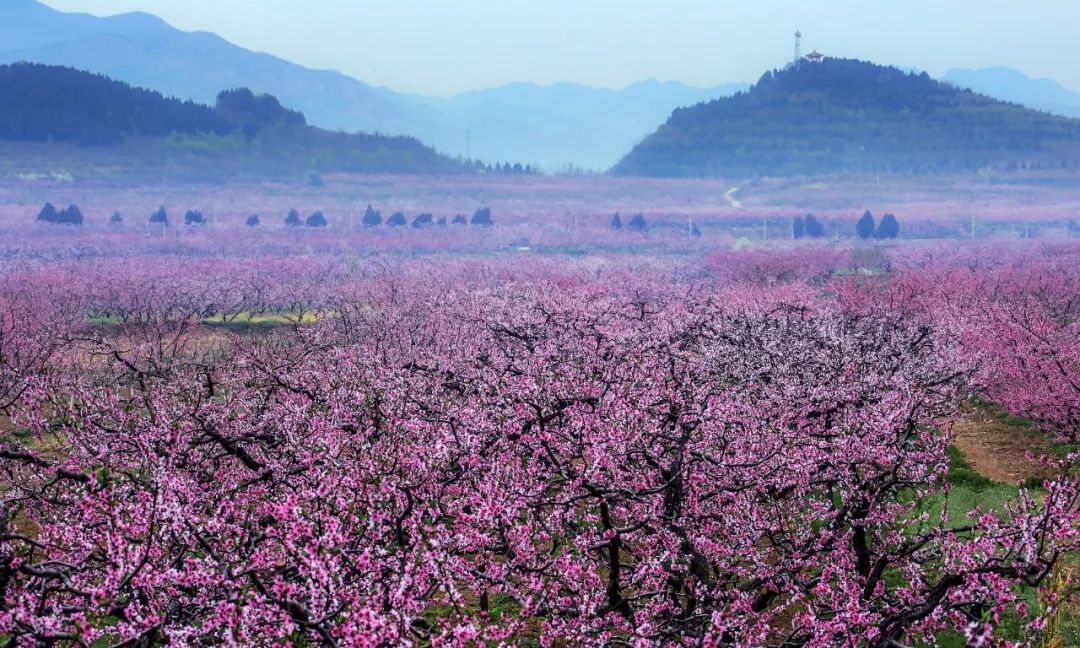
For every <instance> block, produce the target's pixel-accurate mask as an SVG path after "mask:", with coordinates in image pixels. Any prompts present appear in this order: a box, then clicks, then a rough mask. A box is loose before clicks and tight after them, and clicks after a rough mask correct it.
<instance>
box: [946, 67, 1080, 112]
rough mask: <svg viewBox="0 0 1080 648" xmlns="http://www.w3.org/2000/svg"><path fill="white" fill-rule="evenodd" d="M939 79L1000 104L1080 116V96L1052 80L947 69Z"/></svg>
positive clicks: (997, 70) (1001, 70)
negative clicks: (1008, 103) (1009, 103)
mask: <svg viewBox="0 0 1080 648" xmlns="http://www.w3.org/2000/svg"><path fill="white" fill-rule="evenodd" d="M941 79H942V81H946V82H948V83H951V84H953V85H955V86H957V87H960V88H968V89H970V90H974V91H975V92H978V93H980V94H984V95H986V96H988V97H993V98H995V99H1001V100H1002V101H1011V102H1013V103H1018V104H1023V105H1024V106H1027V107H1028V108H1034V109H1035V110H1043V111H1045V112H1049V113H1054V114H1058V115H1064V116H1066V117H1080V93H1076V92H1073V91H1072V90H1069V89H1068V88H1066V87H1065V86H1063V85H1061V84H1060V83H1058V82H1057V81H1053V80H1052V79H1032V78H1031V77H1029V76H1027V75H1025V74H1024V73H1023V72H1020V71H1018V70H1014V69H1012V68H1007V67H992V68H983V69H980V70H968V69H957V70H949V71H948V72H947V73H946V74H945V76H943V77H942V78H941Z"/></svg>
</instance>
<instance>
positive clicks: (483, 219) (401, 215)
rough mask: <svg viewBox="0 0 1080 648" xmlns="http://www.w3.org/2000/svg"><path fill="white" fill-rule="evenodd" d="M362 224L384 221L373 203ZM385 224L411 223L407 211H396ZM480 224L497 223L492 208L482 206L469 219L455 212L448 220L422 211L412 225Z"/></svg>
mask: <svg viewBox="0 0 1080 648" xmlns="http://www.w3.org/2000/svg"><path fill="white" fill-rule="evenodd" d="M360 222H361V224H362V225H363V226H364V227H366V228H372V227H379V226H380V225H382V224H383V223H384V221H383V216H382V212H380V211H379V210H377V209H375V208H374V207H372V206H371V205H368V206H367V209H365V210H364V215H363V217H361V219H360ZM385 224H386V225H388V226H390V227H402V226H404V225H408V224H410V223H409V221H408V219H407V218H406V216H405V212H402V211H396V212H394V213H392V214H390V216H389V217H388V218H386V220H385ZM465 224H471V225H478V226H481V227H490V226H492V225H494V224H495V221H494V220H493V219H492V218H491V208H490V207H481V208H479V209H477V210H476V211H475V212H473V215H472V218H471V219H467V218H466V217H465V215H464V214H455V215H454V217H453V218H451V219H449V220H447V217H446V216H440V217H439V218H438V220H436V219H435V216H434V215H433V214H432V213H430V212H422V213H420V214H418V215H417V216H416V217H415V218H413V220H412V223H411V225H412V226H413V227H415V228H417V229H421V228H424V227H430V226H432V225H438V226H445V225H465Z"/></svg>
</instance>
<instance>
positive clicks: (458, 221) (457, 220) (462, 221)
mask: <svg viewBox="0 0 1080 648" xmlns="http://www.w3.org/2000/svg"><path fill="white" fill-rule="evenodd" d="M450 223H451V224H452V225H467V224H468V223H469V221H468V219H466V218H465V214H458V215H456V216H454V220H452V221H450Z"/></svg>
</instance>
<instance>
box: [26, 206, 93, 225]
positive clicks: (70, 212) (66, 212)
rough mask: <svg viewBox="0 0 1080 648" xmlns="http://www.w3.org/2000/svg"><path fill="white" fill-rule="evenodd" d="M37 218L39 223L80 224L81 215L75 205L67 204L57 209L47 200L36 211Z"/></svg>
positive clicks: (81, 220)
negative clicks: (39, 209)
mask: <svg viewBox="0 0 1080 648" xmlns="http://www.w3.org/2000/svg"><path fill="white" fill-rule="evenodd" d="M37 220H38V222H39V223H55V224H59V225H82V224H83V215H82V211H80V210H79V207H78V206H77V205H68V207H67V208H65V209H62V210H60V211H57V210H56V207H54V206H53V204H52V203H49V202H47V203H45V206H44V207H42V208H41V211H40V212H39V213H38V216H37Z"/></svg>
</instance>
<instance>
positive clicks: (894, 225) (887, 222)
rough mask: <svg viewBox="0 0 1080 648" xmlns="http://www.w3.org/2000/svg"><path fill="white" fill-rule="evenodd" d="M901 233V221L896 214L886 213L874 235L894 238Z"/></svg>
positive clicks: (880, 237)
mask: <svg viewBox="0 0 1080 648" xmlns="http://www.w3.org/2000/svg"><path fill="white" fill-rule="evenodd" d="M899 233H900V223H899V221H897V220H896V216H893V215H892V214H885V215H884V216H882V217H881V223H879V224H878V227H877V231H876V232H874V237H875V238H879V239H894V238H896V236H897V234H899Z"/></svg>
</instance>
